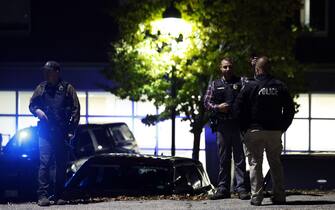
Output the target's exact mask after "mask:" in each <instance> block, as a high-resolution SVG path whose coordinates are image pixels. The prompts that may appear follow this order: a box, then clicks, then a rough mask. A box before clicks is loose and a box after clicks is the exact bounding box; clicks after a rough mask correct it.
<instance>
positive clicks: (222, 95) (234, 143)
mask: <svg viewBox="0 0 335 210" xmlns="http://www.w3.org/2000/svg"><path fill="white" fill-rule="evenodd" d="M220 71H221V73H222V77H221V78H220V79H218V80H215V81H213V82H212V83H211V84H210V85H209V87H208V90H207V93H206V95H205V100H204V105H205V107H206V109H207V110H208V111H210V112H211V113H212V119H211V121H212V123H213V121H214V124H216V125H213V127H214V130H215V131H217V133H216V136H217V142H218V146H219V158H220V169H219V176H218V182H219V183H218V189H217V191H216V193H215V194H214V195H212V196H210V197H209V198H210V199H212V200H216V199H224V198H230V196H231V195H230V184H231V158H232V152H233V157H234V163H235V177H236V191H237V192H238V195H239V198H240V199H242V200H246V199H250V195H249V193H248V192H247V190H246V186H245V177H246V169H245V155H244V151H243V145H242V142H241V137H240V129H239V126H238V122H237V120H236V119H234V117H233V113H232V105H233V103H234V100H235V98H236V96H237V94H238V93H239V91H240V89H241V86H242V79H241V78H240V77H237V76H235V75H234V73H233V63H232V61H231V60H230V59H228V58H224V59H222V61H221V64H220Z"/></svg>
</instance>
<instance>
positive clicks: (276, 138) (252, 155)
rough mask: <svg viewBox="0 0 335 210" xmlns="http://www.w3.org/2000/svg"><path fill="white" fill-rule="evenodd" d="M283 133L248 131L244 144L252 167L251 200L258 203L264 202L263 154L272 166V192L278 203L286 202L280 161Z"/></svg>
mask: <svg viewBox="0 0 335 210" xmlns="http://www.w3.org/2000/svg"><path fill="white" fill-rule="evenodd" d="M281 135H282V132H281V131H272V130H248V131H247V133H246V134H245V138H244V143H245V146H246V155H247V157H248V162H249V166H250V184H251V199H252V200H253V201H256V202H261V201H262V200H263V173H262V164H263V153H264V150H265V153H266V157H267V159H268V162H269V166H270V173H271V178H272V190H273V195H274V198H275V200H276V201H285V190H284V177H283V168H282V164H281V161H280V155H281V152H282V149H283V148H282V144H281Z"/></svg>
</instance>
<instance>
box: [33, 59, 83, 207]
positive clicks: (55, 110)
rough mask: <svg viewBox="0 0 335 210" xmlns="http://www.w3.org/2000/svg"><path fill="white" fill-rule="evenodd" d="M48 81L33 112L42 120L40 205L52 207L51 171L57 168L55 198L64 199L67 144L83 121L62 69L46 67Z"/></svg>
mask: <svg viewBox="0 0 335 210" xmlns="http://www.w3.org/2000/svg"><path fill="white" fill-rule="evenodd" d="M42 69H43V71H44V76H45V79H46V81H44V82H42V83H40V84H39V85H38V86H37V87H36V89H35V91H34V93H33V96H32V97H31V99H30V104H29V109H30V111H31V113H32V114H33V115H34V116H36V117H38V119H39V123H38V132H39V152H40V166H39V171H38V191H37V194H38V205H40V206H48V205H50V201H49V197H48V188H49V184H50V183H51V181H50V176H49V173H50V168H51V166H53V165H55V169H56V173H55V187H54V188H55V189H54V198H55V203H56V204H57V205H62V204H65V203H66V201H65V200H64V198H62V193H63V190H64V189H63V188H64V184H65V177H66V164H67V149H66V141H67V140H68V139H69V138H71V137H73V135H74V132H75V130H76V128H77V126H78V123H79V119H80V104H79V100H78V97H77V94H76V91H75V89H74V88H73V86H72V85H71V84H69V83H67V82H65V81H64V80H62V79H61V78H60V65H59V63H57V62H55V61H48V62H47V63H46V64H45V65H44V66H43V68H42Z"/></svg>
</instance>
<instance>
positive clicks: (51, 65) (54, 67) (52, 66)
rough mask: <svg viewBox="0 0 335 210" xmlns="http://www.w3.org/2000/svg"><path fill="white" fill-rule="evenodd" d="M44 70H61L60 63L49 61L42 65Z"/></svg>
mask: <svg viewBox="0 0 335 210" xmlns="http://www.w3.org/2000/svg"><path fill="white" fill-rule="evenodd" d="M42 69H43V70H46V71H57V72H59V71H60V64H59V63H58V62H56V61H48V62H46V63H45V64H44V66H43V67H42Z"/></svg>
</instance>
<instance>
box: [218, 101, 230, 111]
mask: <svg viewBox="0 0 335 210" xmlns="http://www.w3.org/2000/svg"><path fill="white" fill-rule="evenodd" d="M229 109H230V107H229V104H227V103H222V104H219V105H218V110H219V112H223V113H227V112H228V111H229Z"/></svg>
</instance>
